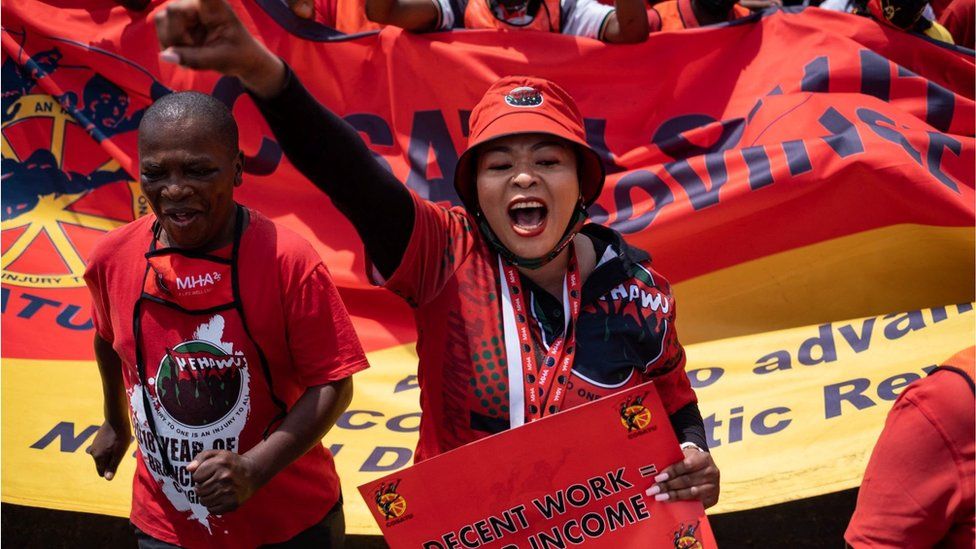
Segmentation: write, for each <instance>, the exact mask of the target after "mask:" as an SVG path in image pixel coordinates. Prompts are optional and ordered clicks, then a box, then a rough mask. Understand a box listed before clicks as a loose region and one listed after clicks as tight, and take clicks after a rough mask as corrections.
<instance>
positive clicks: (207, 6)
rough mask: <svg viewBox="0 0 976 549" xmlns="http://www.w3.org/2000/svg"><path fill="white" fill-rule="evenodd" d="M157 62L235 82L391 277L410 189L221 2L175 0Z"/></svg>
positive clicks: (406, 222) (405, 230) (163, 17)
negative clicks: (217, 74) (216, 74)
mask: <svg viewBox="0 0 976 549" xmlns="http://www.w3.org/2000/svg"><path fill="white" fill-rule="evenodd" d="M156 30H157V33H158V36H159V42H160V45H161V46H162V48H163V51H162V53H161V54H160V58H161V59H163V60H164V61H169V62H174V63H179V64H180V65H183V66H186V67H189V68H193V69H209V70H215V71H218V72H221V73H223V74H226V75H228V76H234V77H237V78H239V79H240V80H241V82H242V83H243V84H244V86H245V88H247V89H248V91H249V92H250V93H251V95H252V97H254V99H255V102H256V103H257V105H258V107H259V108H260V110H261V113H262V114H263V115H264V117H265V119H266V120H267V121H268V124H269V125H270V126H271V129H272V131H273V132H274V134H275V137H276V138H277V140H278V143H279V144H280V145H281V147H282V150H283V151H284V152H285V155H286V156H287V157H288V159H289V160H290V161H291V162H292V163H293V164H294V165H295V167H297V168H298V169H299V171H301V172H302V174H303V175H305V177H307V178H308V179H309V180H310V181H311V182H312V183H314V184H315V186H317V187H318V188H319V189H321V190H322V191H323V192H325V193H326V194H327V195H329V197H330V198H331V199H332V201H333V202H334V203H335V205H336V207H337V208H338V209H339V210H340V211H341V212H342V213H343V215H345V216H346V217H347V218H349V220H350V221H351V222H352V224H353V226H355V228H356V231H357V232H358V233H359V235H360V237H361V238H362V239H363V243H364V244H365V246H366V251H367V252H368V253H369V255H370V259H371V260H372V262H373V264H374V265H375V266H376V268H377V269H379V271H380V274H382V275H383V276H384V277H389V276H391V275H392V274H393V272H394V271H395V270H396V268H397V267H398V266H399V264H400V260H401V259H402V258H403V253H404V252H405V251H406V248H407V243H408V241H409V238H410V234H411V232H412V230H413V223H414V210H413V201H412V199H411V197H410V193H409V191H407V189H406V187H404V186H403V185H402V184H401V183H400V181H398V180H397V179H396V177H394V176H393V175H392V174H391V173H390V172H388V171H386V170H385V169H384V168H383V167H382V166H381V165H380V164H379V163H378V162H377V161H376V160H375V159H374V158H373V156H372V154H371V153H370V151H369V149H368V148H367V147H366V145H365V143H363V141H362V139H360V137H359V134H358V133H357V132H356V130H355V129H354V128H353V127H352V126H350V125H349V124H347V123H346V122H345V121H343V120H342V119H341V118H340V117H338V116H336V115H335V114H334V113H332V112H331V111H329V110H328V109H327V108H325V107H324V106H323V105H322V104H320V103H319V102H317V101H316V100H315V99H314V98H313V97H312V96H311V94H309V93H308V91H307V90H306V89H305V88H304V87H303V86H302V84H301V82H299V80H298V78H296V77H295V76H294V74H292V72H291V71H290V69H289V68H288V67H287V66H286V65H285V63H284V62H283V61H282V60H281V59H279V58H278V57H277V56H275V55H274V54H273V53H271V51H269V50H268V48H267V47H265V46H264V44H262V43H261V42H259V41H258V40H257V39H255V38H254V37H253V36H251V35H250V33H248V31H247V29H246V28H244V25H243V24H241V22H240V20H239V19H238V18H237V16H236V15H235V14H234V11H233V10H232V9H231V8H230V6H229V5H228V4H227V3H226V2H225V1H224V0H177V1H174V2H171V3H170V4H168V5H167V6H166V9H165V10H162V11H160V12H159V13H158V14H157V15H156Z"/></svg>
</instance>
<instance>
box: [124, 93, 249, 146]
mask: <svg viewBox="0 0 976 549" xmlns="http://www.w3.org/2000/svg"><path fill="white" fill-rule="evenodd" d="M187 117H189V118H191V119H193V120H194V121H202V122H203V123H204V124H206V126H207V127H208V128H210V131H212V132H213V136H214V138H216V139H217V140H219V141H221V142H223V143H224V144H226V145H227V147H228V148H229V150H231V151H233V152H235V153H236V152H237V151H238V150H239V144H238V131H237V121H235V120H234V115H233V114H231V112H230V109H228V108H227V105H224V104H223V103H222V102H221V101H220V100H219V99H217V98H215V97H213V96H211V95H207V94H205V93H200V92H197V91H181V92H174V93H169V94H166V95H164V96H162V97H160V98H159V99H157V100H156V101H155V102H154V103H153V104H152V105H150V106H149V108H148V109H146V113H145V114H144V115H143V117H142V121H140V122H139V132H140V133H141V132H142V131H143V130H144V129H145V128H148V127H150V126H151V125H155V124H160V123H165V122H169V121H174V120H181V119H184V118H187Z"/></svg>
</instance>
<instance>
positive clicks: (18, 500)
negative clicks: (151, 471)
mask: <svg viewBox="0 0 976 549" xmlns="http://www.w3.org/2000/svg"><path fill="white" fill-rule="evenodd" d="M369 360H370V364H371V365H372V368H370V369H369V370H366V371H365V372H363V373H360V374H357V375H356V377H355V396H354V397H353V401H352V403H351V404H350V406H349V409H348V410H347V412H346V414H344V415H343V417H342V418H341V419H340V422H339V424H337V426H336V427H335V428H333V429H332V431H331V432H330V433H329V434H328V435H326V437H325V441H324V442H325V444H326V446H330V447H332V449H333V452H334V453H335V456H336V466H337V468H338V470H339V475H340V477H341V479H342V488H343V493H344V494H345V501H346V508H345V512H346V524H347V531H348V532H349V533H351V534H366V533H369V534H378V533H379V531H378V529H377V528H376V524H375V522H374V521H373V518H372V515H370V514H369V511H368V510H367V509H366V507H365V505H364V504H363V502H362V499H361V498H360V497H359V492H358V491H357V489H356V487H357V486H359V485H360V484H363V483H365V482H367V481H369V480H372V479H375V478H379V477H381V476H383V475H386V474H388V473H390V472H391V471H393V470H396V469H399V468H401V467H404V466H406V465H409V464H410V463H412V458H413V450H414V447H415V446H416V443H417V426H418V425H419V418H420V406H419V395H420V391H419V389H418V388H417V384H416V378H415V374H416V368H417V366H416V365H417V355H416V353H415V352H414V349H413V344H409V345H403V346H399V347H393V348H390V349H385V350H383V351H378V352H375V353H370V355H369ZM0 373H2V411H3V428H2V435H0V436H2V500H3V501H4V502H6V503H15V504H19V505H30V506H34V507H45V508H49V509H62V510H66V511H81V512H87V513H98V514H104V515H115V516H120V517H125V516H128V515H129V507H130V505H131V497H132V475H133V473H134V471H135V459H132V458H129V459H125V460H123V462H122V464H121V466H120V467H119V471H118V475H117V476H116V478H115V479H114V480H112V481H106V480H104V479H102V478H100V477H99V476H98V475H97V474H96V473H95V466H94V464H93V462H92V460H91V457H90V456H88V454H86V453H85V448H87V447H88V445H89V444H91V441H92V440H93V439H94V436H95V430H96V429H97V426H98V425H99V424H100V423H101V421H102V397H101V395H102V389H101V383H100V381H99V377H98V368H97V367H96V366H95V363H94V362H84V361H79V362H73V361H41V360H18V359H9V358H5V359H3V367H2V369H0ZM131 449H132V450H133V452H134V451H135V443H133V446H132V447H131Z"/></svg>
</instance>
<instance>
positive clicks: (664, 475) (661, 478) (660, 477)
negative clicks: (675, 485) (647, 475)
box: [654, 473, 671, 482]
mask: <svg viewBox="0 0 976 549" xmlns="http://www.w3.org/2000/svg"><path fill="white" fill-rule="evenodd" d="M669 478H671V477H670V476H668V474H667V473H661V474H660V475H658V476H656V477H654V482H664V481H666V480H668V479H669Z"/></svg>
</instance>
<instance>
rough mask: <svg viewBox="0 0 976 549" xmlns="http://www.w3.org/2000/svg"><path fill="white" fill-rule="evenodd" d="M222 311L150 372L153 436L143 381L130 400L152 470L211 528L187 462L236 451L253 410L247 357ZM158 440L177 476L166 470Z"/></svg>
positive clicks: (181, 505) (178, 502)
mask: <svg viewBox="0 0 976 549" xmlns="http://www.w3.org/2000/svg"><path fill="white" fill-rule="evenodd" d="M223 337H224V317H222V316H221V315H219V314H217V315H214V316H213V317H211V318H210V320H209V321H207V322H204V323H203V324H201V325H200V326H198V327H197V328H196V330H195V331H194V332H193V337H192V338H191V339H188V340H186V341H182V342H180V343H178V344H176V345H174V346H172V347H168V346H167V352H166V354H165V355H164V356H163V358H162V360H161V361H160V363H159V368H158V369H157V371H156V374H155V375H154V376H152V377H150V378H149V380H148V383H149V385H150V391H149V394H150V397H151V401H152V403H153V418H154V419H155V423H156V434H157V435H158V436H156V437H154V436H153V435H152V432H151V431H150V429H149V426H148V424H147V422H146V420H145V417H146V416H145V411H144V409H143V398H142V387H141V386H140V385H139V384H136V385H135V386H134V387H133V389H132V392H131V393H129V400H130V404H131V406H132V410H133V413H134V415H135V417H134V418H133V423H134V424H135V425H137V426H138V432H137V434H138V436H139V443H140V444H139V448H140V450H141V451H142V452H143V456H144V457H145V458H146V465H147V466H148V468H149V470H150V471H151V473H152V476H153V477H154V478H155V479H156V481H157V482H159V483H160V484H161V485H162V487H163V493H165V494H166V497H167V498H168V499H169V501H170V502H171V503H172V504H173V507H175V508H176V509H177V510H179V511H189V513H190V518H192V519H194V520H197V521H199V522H200V523H201V524H203V525H204V526H205V527H207V529H208V530H209V529H210V524H209V520H208V516H209V513H208V511H207V508H206V507H205V506H203V505H202V504H200V503H199V501H197V498H196V493H195V492H194V490H193V480H192V476H191V474H190V472H189V471H187V469H186V466H187V465H188V464H189V463H190V462H191V461H192V460H193V458H194V457H195V456H196V455H197V454H198V453H200V452H202V451H204V450H231V451H237V450H238V448H239V447H240V445H239V443H238V441H239V440H240V435H241V431H242V430H243V429H244V425H245V424H246V423H247V418H248V415H249V413H250V410H251V400H250V389H251V388H250V372H249V369H248V363H247V358H246V357H245V355H244V353H243V352H242V351H240V350H238V351H235V350H234V343H233V342H228V341H223ZM160 446H162V451H164V452H166V455H167V457H168V458H169V462H170V464H171V465H172V467H173V471H174V473H175V478H172V477H170V476H168V475H166V474H165V473H164V472H163V465H162V459H161V456H160Z"/></svg>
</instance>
